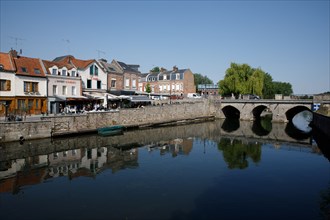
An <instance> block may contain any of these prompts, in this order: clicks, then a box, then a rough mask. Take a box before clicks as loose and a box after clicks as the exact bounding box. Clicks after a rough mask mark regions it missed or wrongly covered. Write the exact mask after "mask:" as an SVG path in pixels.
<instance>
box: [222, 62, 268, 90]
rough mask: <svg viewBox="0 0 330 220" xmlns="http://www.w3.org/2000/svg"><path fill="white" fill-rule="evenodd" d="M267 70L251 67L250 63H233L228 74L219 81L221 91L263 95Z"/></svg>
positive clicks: (227, 71)
mask: <svg viewBox="0 0 330 220" xmlns="http://www.w3.org/2000/svg"><path fill="white" fill-rule="evenodd" d="M264 75H265V72H264V71H262V70H261V69H260V68H258V69H254V68H251V67H250V66H249V65H248V64H236V63H231V64H230V67H229V68H228V69H227V70H226V75H225V78H224V79H223V80H220V82H219V88H220V93H221V94H223V95H228V94H231V93H234V94H235V95H238V94H256V95H259V96H262V90H263V81H264Z"/></svg>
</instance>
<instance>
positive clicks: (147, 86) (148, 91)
mask: <svg viewBox="0 0 330 220" xmlns="http://www.w3.org/2000/svg"><path fill="white" fill-rule="evenodd" d="M146 92H147V93H151V87H150V84H149V83H147V85H146Z"/></svg>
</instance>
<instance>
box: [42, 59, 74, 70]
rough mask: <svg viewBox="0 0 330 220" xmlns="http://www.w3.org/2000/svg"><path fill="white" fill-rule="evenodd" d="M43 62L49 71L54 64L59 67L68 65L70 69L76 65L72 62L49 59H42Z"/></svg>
mask: <svg viewBox="0 0 330 220" xmlns="http://www.w3.org/2000/svg"><path fill="white" fill-rule="evenodd" d="M42 62H43V63H44V65H45V67H46V69H47V71H48V69H49V68H51V67H53V66H57V67H58V68H63V67H66V68H67V69H68V70H70V69H73V68H75V67H74V65H72V64H70V63H64V62H63V63H62V62H55V61H49V60H42Z"/></svg>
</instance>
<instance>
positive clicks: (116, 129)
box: [97, 125, 125, 136]
mask: <svg viewBox="0 0 330 220" xmlns="http://www.w3.org/2000/svg"><path fill="white" fill-rule="evenodd" d="M124 128H125V127H124V126H122V125H113V126H107V127H103V128H99V129H97V133H98V134H99V135H102V136H110V135H116V134H122V133H123V132H124Z"/></svg>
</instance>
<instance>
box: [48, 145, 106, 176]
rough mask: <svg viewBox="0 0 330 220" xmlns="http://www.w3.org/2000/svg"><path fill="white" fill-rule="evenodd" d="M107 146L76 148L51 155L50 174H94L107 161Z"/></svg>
mask: <svg viewBox="0 0 330 220" xmlns="http://www.w3.org/2000/svg"><path fill="white" fill-rule="evenodd" d="M106 155H107V148H105V147H100V148H92V149H86V148H85V149H74V150H68V151H62V152H55V153H53V154H50V155H49V176H51V177H58V176H69V177H70V178H74V177H79V176H93V175H94V174H96V173H98V172H99V170H100V169H101V167H102V166H104V164H105V163H106V162H107V157H106Z"/></svg>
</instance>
